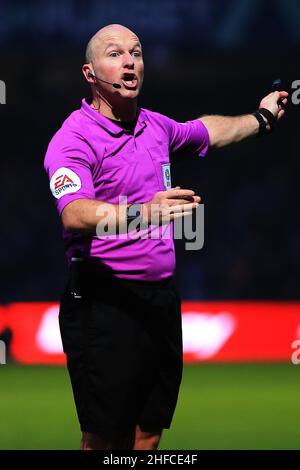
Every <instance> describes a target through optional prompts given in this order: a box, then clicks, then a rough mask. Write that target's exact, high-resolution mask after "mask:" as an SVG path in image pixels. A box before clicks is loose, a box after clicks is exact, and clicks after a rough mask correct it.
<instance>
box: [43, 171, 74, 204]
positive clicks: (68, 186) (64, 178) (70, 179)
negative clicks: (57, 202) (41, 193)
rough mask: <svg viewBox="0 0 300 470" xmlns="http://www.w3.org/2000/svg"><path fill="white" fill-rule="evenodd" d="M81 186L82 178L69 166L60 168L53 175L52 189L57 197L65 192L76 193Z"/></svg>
mask: <svg viewBox="0 0 300 470" xmlns="http://www.w3.org/2000/svg"><path fill="white" fill-rule="evenodd" d="M80 188H81V179H80V178H79V176H78V175H76V173H74V171H72V170H70V169H69V168H64V167H62V168H59V169H58V170H56V172H55V173H54V174H53V175H52V178H51V180H50V189H51V192H52V194H53V196H54V197H55V198H56V199H60V198H61V197H63V196H64V195H65V194H70V193H76V192H77V191H79V190H80Z"/></svg>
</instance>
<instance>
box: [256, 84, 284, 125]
mask: <svg viewBox="0 0 300 470" xmlns="http://www.w3.org/2000/svg"><path fill="white" fill-rule="evenodd" d="M288 96H289V94H288V93H287V92H286V91H273V92H272V93H270V94H269V95H268V96H266V97H265V98H263V100H262V101H261V102H260V105H259V107H260V108H266V109H268V110H269V111H271V113H273V114H274V116H275V117H276V118H277V121H279V119H281V118H282V117H283V115H284V113H285V110H284V109H283V107H282V106H281V103H282V104H283V105H286V104H287V97H288ZM264 119H265V118H264ZM265 121H267V120H266V119H265Z"/></svg>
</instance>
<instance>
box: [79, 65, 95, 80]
mask: <svg viewBox="0 0 300 470" xmlns="http://www.w3.org/2000/svg"><path fill="white" fill-rule="evenodd" d="M82 73H83V75H84V76H85V79H86V81H87V82H88V83H90V84H91V85H92V84H93V83H95V79H94V78H93V77H92V76H91V75H95V73H94V69H93V66H92V64H84V65H83V66H82ZM90 74H91V75H90Z"/></svg>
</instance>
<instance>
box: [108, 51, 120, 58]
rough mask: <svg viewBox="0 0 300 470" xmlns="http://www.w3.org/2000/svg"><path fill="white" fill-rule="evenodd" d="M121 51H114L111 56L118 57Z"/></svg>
mask: <svg viewBox="0 0 300 470" xmlns="http://www.w3.org/2000/svg"><path fill="white" fill-rule="evenodd" d="M118 55H119V52H118V51H113V52H110V53H109V57H118Z"/></svg>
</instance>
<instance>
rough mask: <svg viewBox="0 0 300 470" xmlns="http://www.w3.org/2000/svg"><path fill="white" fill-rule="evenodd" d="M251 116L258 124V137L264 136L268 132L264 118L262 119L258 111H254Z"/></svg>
mask: <svg viewBox="0 0 300 470" xmlns="http://www.w3.org/2000/svg"><path fill="white" fill-rule="evenodd" d="M253 116H255V117H256V119H257V120H258V123H259V128H258V134H257V135H258V136H261V135H263V134H266V133H267V132H268V131H267V124H266V121H265V120H264V118H263V117H262V115H261V114H260V113H259V112H258V111H255V113H253Z"/></svg>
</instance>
